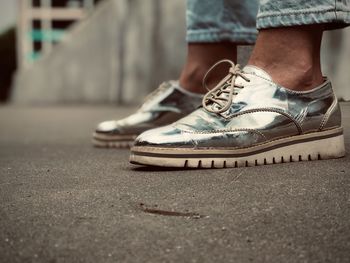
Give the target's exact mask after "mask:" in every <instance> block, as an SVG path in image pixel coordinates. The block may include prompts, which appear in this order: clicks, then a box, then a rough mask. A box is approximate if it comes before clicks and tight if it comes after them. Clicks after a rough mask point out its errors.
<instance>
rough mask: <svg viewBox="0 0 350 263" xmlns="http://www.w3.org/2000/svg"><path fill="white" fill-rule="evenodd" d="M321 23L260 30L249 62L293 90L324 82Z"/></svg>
mask: <svg viewBox="0 0 350 263" xmlns="http://www.w3.org/2000/svg"><path fill="white" fill-rule="evenodd" d="M322 32H323V28H322V26H321V25H315V26H298V27H286V28H276V29H266V30H261V31H260V32H259V35H258V38H257V42H256V45H255V47H254V50H253V52H252V55H251V57H250V59H249V62H248V64H250V65H255V66H257V67H260V68H262V69H264V70H265V71H266V72H267V73H269V74H270V75H271V77H272V79H273V80H274V81H275V82H276V83H278V84H280V85H281V86H283V87H286V88H289V89H292V90H309V89H312V88H314V87H316V86H318V85H320V84H321V83H322V82H323V78H322V72H321V63H320V47H321V40H322Z"/></svg>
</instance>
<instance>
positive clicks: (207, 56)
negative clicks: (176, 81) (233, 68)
mask: <svg viewBox="0 0 350 263" xmlns="http://www.w3.org/2000/svg"><path fill="white" fill-rule="evenodd" d="M221 59H230V60H232V61H234V62H236V61H237V45H236V44H234V43H230V42H222V43H190V44H188V51H187V59H186V64H185V65H184V67H183V70H182V73H181V75H180V85H181V86H182V87H183V88H184V89H186V90H188V91H192V92H196V93H205V92H207V90H205V89H204V88H203V87H202V79H203V76H204V74H205V73H206V72H207V70H208V69H209V68H210V67H211V66H212V65H213V64H214V63H215V62H217V61H219V60H221ZM227 70H228V68H227V66H226V65H223V66H221V68H220V67H218V68H217V69H215V70H214V71H213V73H211V74H210V76H209V78H208V86H213V84H215V83H217V82H219V81H220V80H221V79H222V78H223V77H224V76H225V75H226V74H227Z"/></svg>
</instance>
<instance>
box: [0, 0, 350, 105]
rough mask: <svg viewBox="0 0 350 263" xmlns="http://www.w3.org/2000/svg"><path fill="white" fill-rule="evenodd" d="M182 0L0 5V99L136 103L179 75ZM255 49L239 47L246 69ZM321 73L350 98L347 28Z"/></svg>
mask: <svg viewBox="0 0 350 263" xmlns="http://www.w3.org/2000/svg"><path fill="white" fill-rule="evenodd" d="M185 6H186V2H185V0H176V1H174V0H11V1H8V0H0V101H1V102H2V103H5V102H7V103H17V104H29V105H32V104H34V105H37V104H44V105H51V104H129V103H131V104H134V103H138V102H139V101H140V100H142V98H143V97H144V96H145V95H146V94H147V93H149V92H150V91H151V90H153V89H154V88H156V87H157V86H158V84H159V83H160V82H162V81H164V80H168V79H174V78H176V77H177V76H178V74H179V72H180V70H181V65H182V63H183V62H184V58H185V54H186V44H185ZM250 50H251V47H240V49H239V51H240V53H241V55H240V57H239V62H240V63H241V64H244V63H245V61H246V59H247V56H248V55H249V52H250ZM322 56H323V69H324V72H325V74H327V75H328V76H329V77H330V78H331V79H332V81H333V85H334V86H335V90H336V93H337V95H338V97H339V98H340V99H342V100H350V87H349V86H350V85H349V83H350V30H349V28H347V29H345V30H337V31H332V32H327V33H326V35H325V39H324V42H323V52H322Z"/></svg>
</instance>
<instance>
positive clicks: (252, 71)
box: [243, 65, 272, 81]
mask: <svg viewBox="0 0 350 263" xmlns="http://www.w3.org/2000/svg"><path fill="white" fill-rule="evenodd" d="M243 72H245V73H248V74H253V75H256V76H258V77H261V78H264V79H266V80H269V81H272V78H271V76H270V75H269V74H268V73H267V72H266V71H265V70H263V69H261V68H258V67H256V66H252V65H247V66H245V67H244V68H243Z"/></svg>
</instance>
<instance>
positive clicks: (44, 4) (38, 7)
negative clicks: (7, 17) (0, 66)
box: [17, 0, 98, 67]
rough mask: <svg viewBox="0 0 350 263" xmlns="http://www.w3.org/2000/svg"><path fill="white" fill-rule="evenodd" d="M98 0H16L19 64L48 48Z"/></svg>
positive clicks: (38, 55)
mask: <svg viewBox="0 0 350 263" xmlns="http://www.w3.org/2000/svg"><path fill="white" fill-rule="evenodd" d="M97 1H98V0H18V4H19V16H18V30H17V32H18V33H17V39H18V42H17V45H18V46H17V52H18V65H19V67H22V66H26V65H28V64H31V63H32V62H33V61H35V60H37V59H38V58H39V57H40V56H41V55H42V54H43V53H47V52H50V51H51V50H52V47H53V46H54V45H55V44H56V43H58V42H59V41H60V40H61V39H62V37H63V35H64V34H65V31H66V30H67V28H68V27H69V26H70V25H71V24H72V23H74V22H75V21H77V20H80V19H82V18H84V17H85V16H86V14H87V13H88V12H90V11H91V10H92V9H93V8H94V5H95V4H96V2H97Z"/></svg>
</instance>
